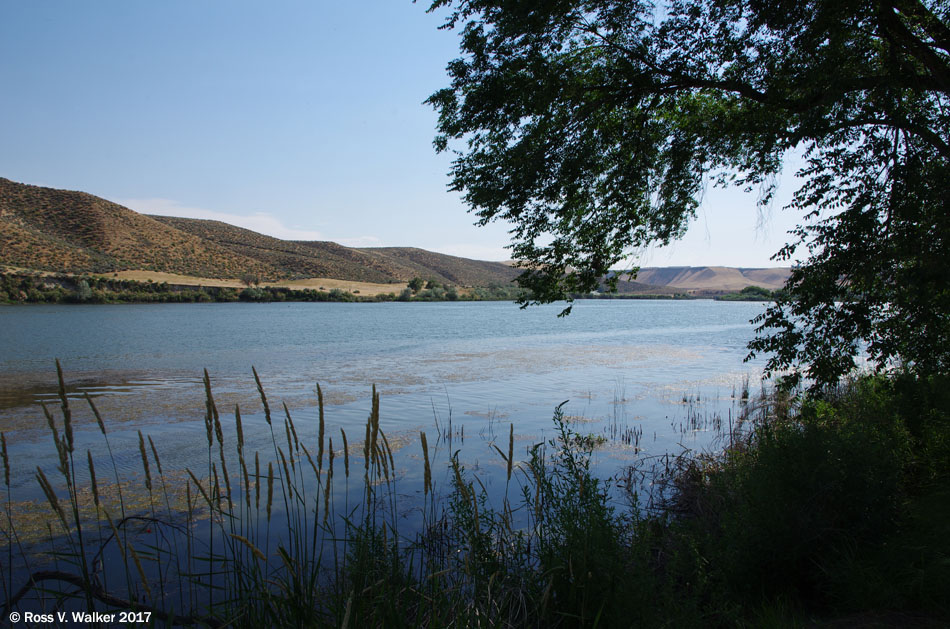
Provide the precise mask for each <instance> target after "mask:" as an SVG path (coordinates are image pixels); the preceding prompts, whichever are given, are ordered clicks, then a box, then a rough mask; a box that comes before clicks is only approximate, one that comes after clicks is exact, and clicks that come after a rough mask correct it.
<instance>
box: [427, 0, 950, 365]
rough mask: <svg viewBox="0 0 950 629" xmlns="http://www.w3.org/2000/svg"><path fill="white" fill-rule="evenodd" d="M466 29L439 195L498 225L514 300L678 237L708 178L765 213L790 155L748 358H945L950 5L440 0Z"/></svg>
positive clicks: (569, 285) (924, 0) (566, 291)
mask: <svg viewBox="0 0 950 629" xmlns="http://www.w3.org/2000/svg"><path fill="white" fill-rule="evenodd" d="M446 7H447V8H448V9H449V11H450V12H449V15H448V17H447V20H446V23H445V27H446V28H459V29H461V50H462V53H463V56H462V57H461V58H459V59H457V60H455V61H453V62H451V63H450V64H449V67H448V72H449V75H450V78H451V86H450V87H448V88H445V89H442V90H439V91H438V92H436V93H434V94H433V95H432V96H431V97H430V98H429V100H428V102H429V103H430V104H431V105H433V106H434V107H435V109H436V110H437V111H438V113H439V122H438V131H439V134H438V135H437V137H436V140H435V146H436V148H437V150H439V151H447V150H450V149H451V150H453V151H454V154H455V158H454V161H453V166H452V172H451V176H452V188H453V189H454V190H456V191H459V192H461V193H463V198H464V200H465V201H466V202H467V203H468V205H469V206H470V207H471V208H472V210H473V211H474V212H475V213H476V214H477V215H478V217H479V223H480V224H487V223H488V222H491V221H496V220H502V221H508V222H509V223H510V224H511V233H512V237H513V240H512V244H511V248H512V250H513V254H514V255H513V257H515V258H516V259H518V260H520V261H521V265H522V267H523V268H524V269H525V270H524V272H523V273H522V275H521V276H520V278H519V280H518V281H519V283H520V284H521V285H522V286H523V287H525V288H528V289H530V290H531V291H532V296H531V297H529V298H526V299H525V300H523V305H527V304H528V303H545V302H550V301H554V300H557V299H563V298H566V297H567V298H569V296H570V294H572V293H585V292H589V291H590V290H593V289H595V288H597V285H598V283H599V282H600V281H602V280H603V278H605V277H606V278H607V282H608V284H609V285H610V287H611V288H613V287H615V285H616V279H617V275H615V274H610V273H608V271H610V270H611V269H612V268H614V267H615V266H616V265H617V264H618V263H619V262H621V261H623V260H625V259H626V258H627V257H628V255H629V254H630V252H631V251H634V250H636V249H638V248H640V247H643V246H645V245H648V244H656V243H659V244H666V243H669V242H670V241H671V240H673V239H675V238H677V237H679V236H680V235H682V233H683V232H684V230H685V228H686V226H687V223H688V221H689V220H690V219H691V218H692V217H693V216H694V215H695V210H696V207H697V203H698V201H697V199H698V197H699V195H700V194H701V192H702V190H703V188H704V186H705V185H706V183H707V181H709V180H711V181H712V182H713V184H714V185H721V186H726V185H738V186H742V187H743V188H745V189H747V190H748V191H750V192H751V191H753V190H755V189H756V188H757V189H758V194H759V202H760V203H761V204H763V205H764V206H768V204H769V203H770V201H771V199H772V196H773V193H774V191H775V182H776V180H777V175H778V174H780V172H781V170H782V165H783V161H784V159H785V158H786V157H787V155H788V154H789V152H790V151H795V152H797V153H799V154H801V155H803V156H804V163H805V166H804V167H803V168H802V170H801V172H800V173H799V176H800V177H802V179H803V181H804V183H803V185H802V186H801V188H800V189H799V190H797V191H796V194H795V196H794V200H793V202H792V203H791V206H790V209H791V210H793V211H798V212H801V213H802V214H803V218H802V222H801V224H800V226H799V227H798V228H797V229H796V230H795V231H794V232H793V234H792V236H793V238H794V239H793V240H792V241H791V242H790V243H789V245H788V246H786V247H785V248H783V249H782V250H781V251H780V252H779V253H778V254H777V257H776V259H778V260H791V259H794V258H793V256H794V255H795V250H796V246H803V250H807V251H808V257H807V259H806V260H805V261H804V262H803V263H802V264H801V265H799V266H796V267H795V268H794V269H793V272H792V275H791V278H790V279H789V282H788V284H787V285H786V294H783V296H782V297H780V299H779V300H778V301H777V302H776V303H775V304H774V305H773V306H772V307H770V308H769V309H768V311H767V312H766V314H764V315H763V316H762V317H760V318H759V319H758V320H757V323H758V328H757V337H756V339H755V340H754V341H753V342H752V343H751V344H750V348H751V352H752V355H754V354H755V353H759V352H768V353H770V354H771V357H770V359H769V361H768V363H767V371H768V372H770V373H771V372H775V371H778V370H782V369H786V368H789V367H797V368H799V369H800V370H802V371H804V373H805V375H807V376H809V377H811V378H812V379H813V381H815V382H817V383H818V384H822V383H827V382H834V381H835V380H837V379H838V378H839V377H840V376H841V375H842V374H844V373H847V372H848V371H850V370H851V369H852V368H853V366H854V364H855V363H854V359H855V356H856V355H857V354H858V353H860V351H861V350H862V349H866V351H867V352H868V354H869V355H870V357H871V358H872V359H873V361H874V362H875V363H876V364H877V366H878V367H883V366H886V365H888V364H890V363H892V362H894V361H901V362H903V363H905V364H906V365H907V366H908V367H910V368H911V369H916V370H918V371H921V372H925V371H933V370H946V369H947V368H948V367H950V276H948V266H950V264H948V262H947V261H948V260H950V245H948V240H950V219H948V217H950V207H948V203H950V143H948V142H950V102H948V95H950V28H948V22H950V20H948V13H950V2H948V0H877V1H872V0H778V1H766V0H673V1H672V2H670V3H669V4H665V5H663V6H661V7H654V5H653V4H652V3H650V2H646V1H638V0H564V1H559V2H550V3H538V2H534V1H533V0H436V1H435V2H434V3H433V5H432V7H431V9H430V10H435V9H439V8H446Z"/></svg>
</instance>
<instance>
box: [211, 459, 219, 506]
mask: <svg viewBox="0 0 950 629" xmlns="http://www.w3.org/2000/svg"><path fill="white" fill-rule="evenodd" d="M211 473H212V474H213V475H214V485H212V486H211V497H212V498H214V499H215V501H217V502H220V501H221V482H220V481H219V480H218V465H217V464H216V463H212V464H211ZM219 506H220V505H219Z"/></svg>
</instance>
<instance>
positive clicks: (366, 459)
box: [363, 420, 372, 476]
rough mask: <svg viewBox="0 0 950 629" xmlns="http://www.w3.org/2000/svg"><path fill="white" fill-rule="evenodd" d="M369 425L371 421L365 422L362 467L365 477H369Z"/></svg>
mask: <svg viewBox="0 0 950 629" xmlns="http://www.w3.org/2000/svg"><path fill="white" fill-rule="evenodd" d="M371 424H372V420H366V439H364V440H363V467H364V468H365V470H366V474H367V476H368V475H369V433H370V430H371Z"/></svg>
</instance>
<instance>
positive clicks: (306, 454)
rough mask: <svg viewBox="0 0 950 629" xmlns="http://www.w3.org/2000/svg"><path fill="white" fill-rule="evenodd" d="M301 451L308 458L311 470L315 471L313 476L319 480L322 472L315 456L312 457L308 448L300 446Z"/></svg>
mask: <svg viewBox="0 0 950 629" xmlns="http://www.w3.org/2000/svg"><path fill="white" fill-rule="evenodd" d="M300 449H301V450H303V454H304V456H306V457H307V463H309V464H310V469H312V470H313V475H314V476H315V477H316V478H317V479H318V480H319V478H320V470H318V469H317V464H316V463H315V462H314V460H313V456H311V455H310V450H308V449H307V446H305V445H303V444H300Z"/></svg>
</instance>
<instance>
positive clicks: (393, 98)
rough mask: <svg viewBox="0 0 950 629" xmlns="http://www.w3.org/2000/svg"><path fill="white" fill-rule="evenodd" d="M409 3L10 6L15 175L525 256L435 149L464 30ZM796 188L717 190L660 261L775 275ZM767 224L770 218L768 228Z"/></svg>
mask: <svg viewBox="0 0 950 629" xmlns="http://www.w3.org/2000/svg"><path fill="white" fill-rule="evenodd" d="M427 6H428V5H427V3H425V2H422V3H416V4H414V3H412V2H410V1H409V0H405V1H403V0H360V1H359V2H325V1H323V0H320V1H311V2H305V1H294V2H288V1H284V0H279V1H278V0H275V1H274V2H267V3H264V2H244V1H235V0H229V1H227V2H225V1H224V0H202V1H194V0H189V1H187V2H185V1H169V2H129V1H128V0H123V1H121V2H117V1H105V0H97V1H96V2H75V1H59V2H56V1H44V2H29V1H26V0H4V1H3V2H2V3H0V86H3V87H2V89H0V176H2V177H6V178H8V179H12V180H14V181H22V182H26V183H31V184H36V185H43V186H50V187H55V188H65V189H72V190H84V191H87V192H90V193H92V194H96V195H98V196H101V197H105V198H107V199H110V200H113V201H117V202H119V203H122V204H123V205H126V206H128V207H131V208H132V209H135V210H137V211H141V212H151V213H156V214H170V215H178V216H192V217H198V218H215V219H218V220H224V221H226V222H230V223H233V224H237V225H241V226H244V227H248V228H250V229H255V230H257V231H261V232H264V233H269V234H271V235H274V236H278V237H282V238H298V239H323V240H333V241H336V242H340V243H343V244H346V245H351V246H415V247H422V248H425V249H430V250H434V251H441V252H444V253H450V254H453V255H462V256H466V257H474V258H481V259H490V260H502V259H506V258H508V257H509V256H508V253H507V251H506V250H505V249H504V245H506V244H507V243H508V235H507V227H505V226H504V225H502V224H495V225H491V226H488V227H476V226H474V224H473V223H474V217H473V215H471V214H469V213H467V212H466V208H465V206H464V205H463V204H462V203H461V201H460V200H459V198H458V195H457V194H455V193H450V192H448V191H447V188H446V186H447V183H448V177H447V175H446V173H447V171H448V169H449V157H447V156H446V155H436V154H435V152H434V150H433V149H432V138H433V136H434V135H435V122H436V116H435V113H434V112H433V111H432V110H431V109H430V108H429V107H427V106H425V105H423V104H422V101H423V100H425V98H426V97H427V96H428V95H429V94H430V93H432V92H433V91H435V90H436V89H438V88H440V87H444V86H445V85H446V84H447V81H448V79H447V78H446V75H445V70H444V68H445V65H446V63H447V62H448V61H449V60H451V59H453V58H454V57H456V56H457V55H458V42H457V34H456V33H454V32H451V31H441V30H439V29H438V26H439V24H441V21H442V15H441V14H438V13H437V14H427V13H426V11H425V9H426V7H427ZM791 183H792V181H791V178H790V177H789V178H787V181H786V180H783V185H782V191H781V194H780V196H779V200H778V202H777V203H776V205H775V208H774V209H773V210H772V211H771V212H767V213H765V214H764V215H763V214H762V213H761V212H759V211H758V210H757V208H756V206H755V195H754V194H744V193H742V192H741V191H738V190H730V191H721V190H713V189H710V190H709V191H708V192H707V194H706V195H705V199H704V203H703V207H702V209H701V211H700V216H699V218H698V220H697V221H696V222H695V223H694V224H693V225H692V227H691V228H690V232H689V234H688V235H687V236H686V238H685V239H684V240H683V241H681V242H679V243H677V244H675V245H674V246H672V247H670V248H668V249H660V250H651V251H647V252H644V254H643V255H642V257H641V259H640V262H641V263H642V264H644V265H658V266H667V265H692V266H697V265H728V266H774V265H776V263H774V262H770V261H769V256H770V255H771V254H773V253H774V252H775V251H776V250H777V249H778V248H779V247H781V246H782V244H783V243H784V242H785V232H786V231H787V230H788V229H790V228H791V227H792V226H793V225H794V224H795V218H796V217H794V216H789V213H788V212H783V211H782V210H781V205H782V204H783V199H787V198H788V196H789V194H790V192H791ZM763 219H764V220H763Z"/></svg>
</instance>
